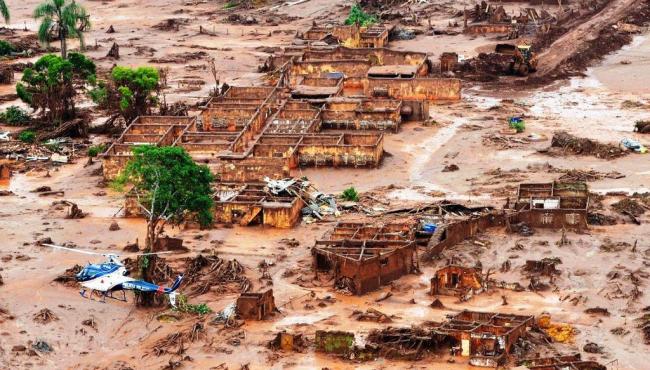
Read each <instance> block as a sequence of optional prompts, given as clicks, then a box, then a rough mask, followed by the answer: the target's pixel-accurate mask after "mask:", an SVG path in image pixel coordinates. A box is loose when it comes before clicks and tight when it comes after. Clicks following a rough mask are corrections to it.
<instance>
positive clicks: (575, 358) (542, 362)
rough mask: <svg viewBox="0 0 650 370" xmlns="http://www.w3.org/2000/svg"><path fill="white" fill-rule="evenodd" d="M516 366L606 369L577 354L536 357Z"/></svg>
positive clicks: (532, 369) (549, 369)
mask: <svg viewBox="0 0 650 370" xmlns="http://www.w3.org/2000/svg"><path fill="white" fill-rule="evenodd" d="M517 365H518V366H525V367H527V368H528V369H530V370H606V369H607V367H606V366H603V365H601V364H599V363H598V362H595V361H585V360H582V359H581V356H580V354H579V353H576V354H572V355H561V356H553V357H537V358H530V359H524V360H520V361H517Z"/></svg>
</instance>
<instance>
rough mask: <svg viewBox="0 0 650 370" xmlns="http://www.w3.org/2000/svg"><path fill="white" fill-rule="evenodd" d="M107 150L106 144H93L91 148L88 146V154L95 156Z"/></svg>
mask: <svg viewBox="0 0 650 370" xmlns="http://www.w3.org/2000/svg"><path fill="white" fill-rule="evenodd" d="M105 151H106V145H105V144H99V145H93V146H91V147H90V148H88V156H89V157H92V158H95V157H97V156H98V155H99V154H101V153H104V152H105Z"/></svg>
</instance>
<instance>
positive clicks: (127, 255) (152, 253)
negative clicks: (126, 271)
mask: <svg viewBox="0 0 650 370" xmlns="http://www.w3.org/2000/svg"><path fill="white" fill-rule="evenodd" d="M168 253H173V252H172V251H165V252H145V253H129V254H123V255H121V256H122V257H135V256H151V255H154V254H168Z"/></svg>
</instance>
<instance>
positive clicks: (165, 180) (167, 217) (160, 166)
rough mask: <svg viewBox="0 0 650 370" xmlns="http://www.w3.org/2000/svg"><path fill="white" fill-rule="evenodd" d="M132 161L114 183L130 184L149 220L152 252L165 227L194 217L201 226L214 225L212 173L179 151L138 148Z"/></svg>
mask: <svg viewBox="0 0 650 370" xmlns="http://www.w3.org/2000/svg"><path fill="white" fill-rule="evenodd" d="M133 155H134V156H133V159H132V160H131V161H129V163H128V164H127V165H126V168H125V169H124V171H123V172H122V173H121V174H120V175H119V176H118V178H117V179H116V180H115V185H117V186H123V185H126V184H131V185H132V186H133V188H132V190H131V191H132V192H133V193H134V194H135V196H136V197H137V199H138V203H139V205H140V207H141V209H142V211H143V213H144V214H145V216H146V217H147V220H148V221H147V247H149V248H151V247H152V246H153V245H154V244H155V241H156V240H157V238H158V235H159V234H160V233H162V231H163V228H164V226H165V225H166V224H168V223H169V224H175V225H178V224H180V223H181V222H183V221H185V220H187V219H188V217H189V216H190V215H191V216H192V217H194V216H196V219H197V221H198V222H199V223H200V224H201V226H204V227H205V226H209V225H210V224H212V220H213V216H212V207H213V201H212V189H211V186H210V185H211V182H212V181H213V180H214V178H213V176H212V174H211V173H210V170H209V169H208V168H207V167H206V166H203V165H198V164H196V162H194V160H192V158H191V157H190V156H189V154H187V152H186V151H185V150H184V149H183V148H180V147H156V146H151V145H144V146H138V147H136V148H135V149H134V150H133Z"/></svg>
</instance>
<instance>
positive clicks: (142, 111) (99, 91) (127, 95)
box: [90, 66, 160, 122]
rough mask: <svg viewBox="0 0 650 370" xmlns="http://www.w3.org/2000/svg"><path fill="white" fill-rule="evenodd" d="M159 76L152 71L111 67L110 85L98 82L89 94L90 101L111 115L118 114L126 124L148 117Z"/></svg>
mask: <svg viewBox="0 0 650 370" xmlns="http://www.w3.org/2000/svg"><path fill="white" fill-rule="evenodd" d="M159 90H160V75H159V73H158V70H157V69H156V68H153V67H138V68H129V67H119V66H118V67H115V68H113V71H111V79H110V81H106V82H100V84H99V85H98V87H97V88H95V89H93V90H92V91H91V92H90V96H91V98H92V99H93V101H94V102H95V103H97V104H99V105H100V106H102V107H104V108H106V109H109V110H111V111H113V112H119V113H120V114H121V115H122V116H123V117H124V119H125V120H126V122H131V121H132V120H133V119H134V118H136V117H138V116H141V115H147V114H150V113H151V108H152V107H154V106H155V105H156V104H158V97H157V93H158V91H159Z"/></svg>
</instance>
